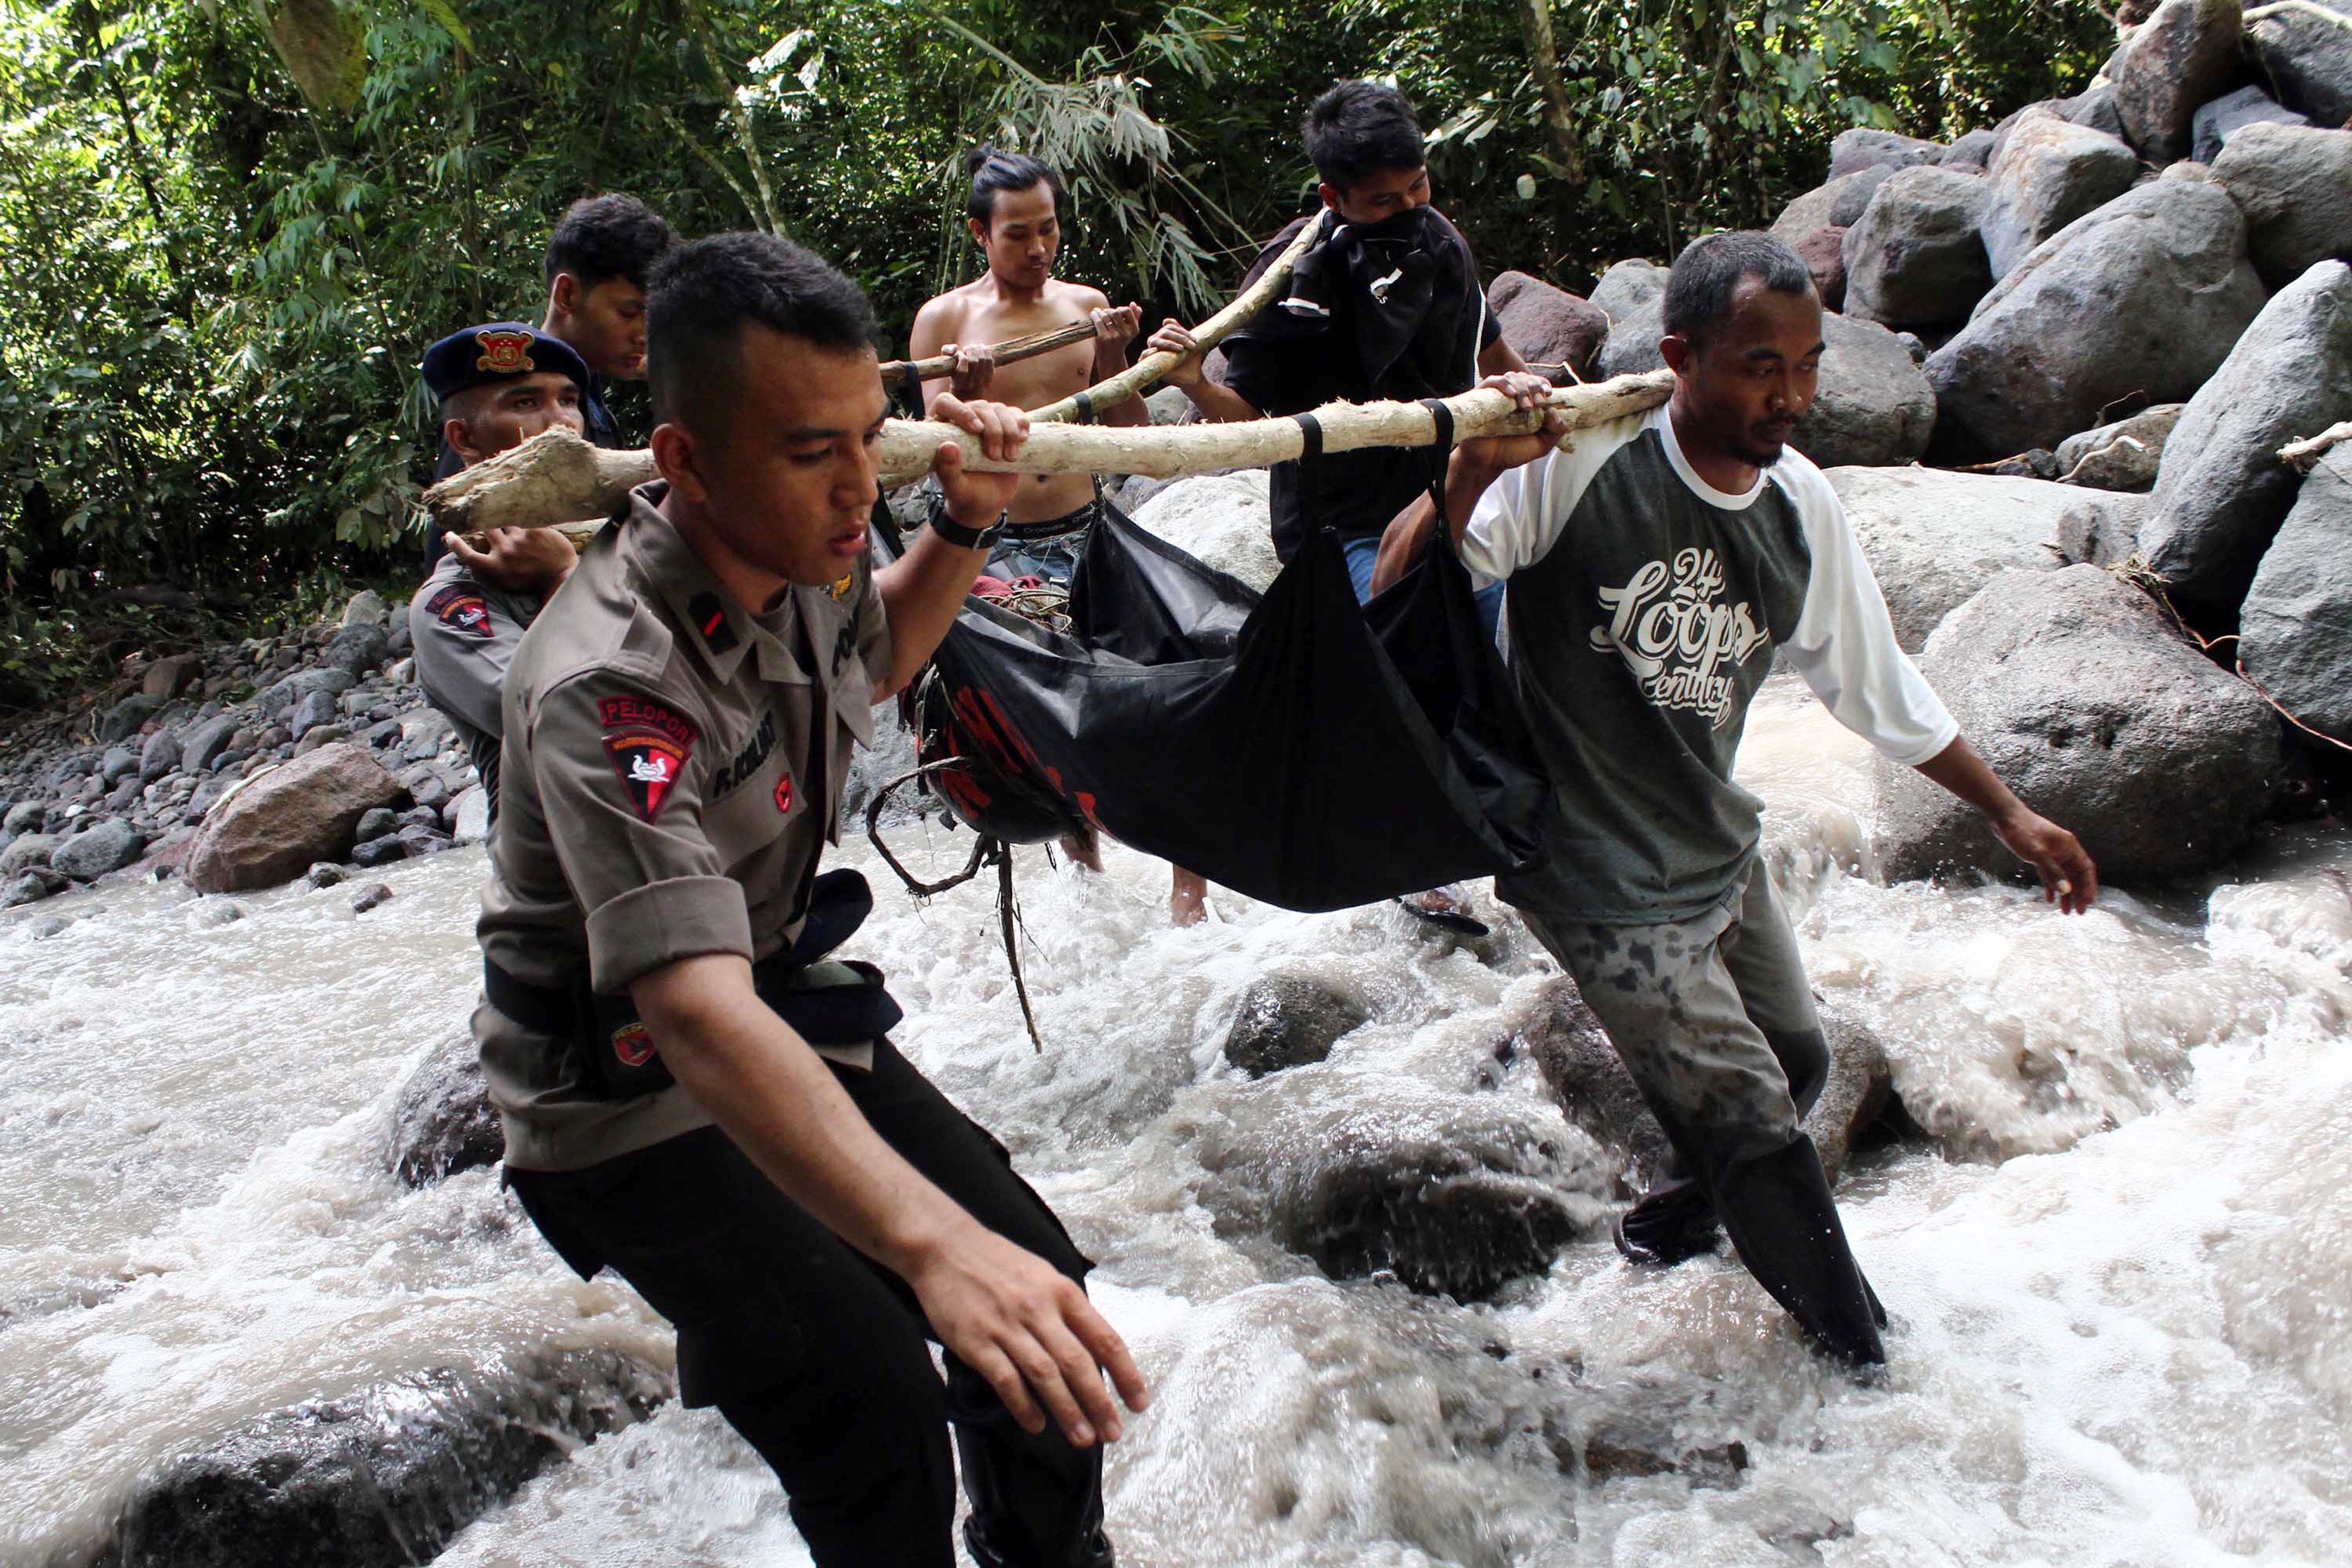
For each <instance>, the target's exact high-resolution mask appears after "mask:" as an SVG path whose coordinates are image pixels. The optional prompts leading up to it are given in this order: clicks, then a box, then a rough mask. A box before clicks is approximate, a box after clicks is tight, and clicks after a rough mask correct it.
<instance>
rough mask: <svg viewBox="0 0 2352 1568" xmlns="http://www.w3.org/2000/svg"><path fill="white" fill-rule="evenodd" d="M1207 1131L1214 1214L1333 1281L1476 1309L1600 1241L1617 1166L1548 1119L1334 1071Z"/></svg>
mask: <svg viewBox="0 0 2352 1568" xmlns="http://www.w3.org/2000/svg"><path fill="white" fill-rule="evenodd" d="M1219 1108H1220V1112H1221V1114H1220V1115H1219V1116H1218V1117H1217V1118H1216V1119H1215V1120H1214V1121H1213V1123H1212V1124H1209V1125H1208V1126H1206V1127H1204V1129H1203V1131H1202V1139H1201V1147H1200V1160H1201V1165H1202V1169H1203V1171H1204V1172H1205V1176H1204V1179H1203V1180H1202V1184H1201V1189H1200V1192H1201V1201H1202V1206H1203V1207H1206V1208H1207V1209H1208V1210H1209V1212H1210V1213H1211V1215H1212V1216H1213V1218H1215V1221H1216V1223H1217V1227H1218V1228H1219V1230H1220V1231H1221V1232H1223V1233H1225V1234H1234V1233H1236V1232H1242V1233H1256V1234H1262V1235H1265V1236H1267V1237H1269V1238H1270V1239H1272V1240H1273V1241H1274V1242H1276V1244H1277V1245H1279V1246H1281V1247H1282V1248H1284V1249H1286V1250H1288V1251H1290V1252H1293V1253H1296V1254H1298V1255H1300V1256H1302V1257H1304V1258H1307V1259H1309V1260H1312V1261H1313V1262H1314V1263H1315V1265H1316V1266H1317V1267H1318V1268H1319V1269H1321V1270H1323V1272H1325V1273H1326V1274H1328V1275H1329V1276H1331V1277H1332V1278H1334V1279H1360V1278H1362V1277H1364V1276H1366V1275H1370V1274H1379V1273H1390V1274H1393V1275H1394V1276H1395V1277H1396V1279H1397V1280H1398V1281H1401V1282H1402V1283H1403V1284H1404V1285H1405V1286H1407V1287H1408V1288H1410V1289H1412V1290H1414V1291H1421V1292H1423V1293H1424V1294H1444V1295H1450V1296H1454V1297H1456V1298H1457V1299H1460V1300H1463V1301H1473V1300H1479V1299H1483V1298H1486V1297H1488V1296H1491V1295H1493V1294H1494V1293H1495V1291H1497V1290H1498V1289H1500V1288H1501V1287H1502V1286H1503V1285H1504V1284H1505V1283H1506V1282H1507V1281H1510V1280H1512V1279H1515V1278H1517V1277H1518V1276H1520V1275H1523V1274H1539V1273H1541V1272H1542V1271H1543V1270H1545V1269H1547V1268H1549V1266H1550V1263H1551V1260H1552V1259H1553V1257H1554V1256H1555V1255H1557V1254H1558V1252H1559V1249H1560V1248H1562V1247H1563V1246H1565V1245H1567V1244H1568V1243H1569V1242H1570V1241H1572V1240H1575V1239H1579V1238H1580V1237H1590V1236H1593V1235H1595V1234H1597V1233H1598V1232H1599V1229H1600V1228H1601V1221H1602V1217H1603V1215H1604V1214H1605V1213H1606V1203H1607V1199H1608V1197H1609V1196H1610V1193H1611V1186H1612V1182H1611V1175H1610V1173H1609V1171H1607V1170H1606V1169H1604V1168H1603V1166H1604V1155H1602V1152H1601V1150H1600V1149H1599V1148H1597V1147H1596V1146H1594V1145H1593V1144H1592V1142H1591V1140H1590V1139H1589V1138H1586V1137H1584V1136H1583V1135H1582V1134H1580V1133H1578V1131H1577V1130H1576V1129H1575V1128H1573V1127H1571V1126H1570V1125H1568V1124H1566V1123H1565V1122H1563V1121H1562V1119H1561V1118H1560V1115H1559V1113H1558V1112H1556V1111H1554V1110H1552V1109H1551V1108H1550V1107H1549V1106H1542V1105H1538V1104H1535V1103H1530V1102H1527V1101H1523V1100H1519V1099H1517V1098H1513V1097H1506V1096H1504V1095H1500V1094H1493V1093H1485V1094H1478V1093H1467V1092H1458V1091H1453V1090H1446V1089H1441V1088H1438V1087H1437V1086H1435V1085H1432V1084H1429V1083H1426V1082H1423V1081H1421V1080H1418V1079H1412V1078H1407V1077H1403V1076H1402V1075H1396V1074H1387V1073H1348V1072H1342V1071H1338V1070H1336V1069H1335V1068H1334V1067H1332V1066H1331V1065H1329V1064H1328V1063H1327V1064H1317V1065H1312V1066H1307V1067H1299V1068H1295V1069H1293V1070H1291V1071H1287V1072H1278V1073H1275V1074H1273V1075H1271V1076H1269V1077H1266V1078H1263V1079H1260V1080H1258V1081H1257V1082H1255V1083H1253V1084H1250V1085H1247V1086H1246V1087H1243V1088H1238V1089H1236V1090H1235V1091H1234V1092H1232V1093H1231V1094H1229V1095H1227V1096H1226V1097H1224V1098H1223V1100H1222V1101H1221V1102H1220V1103H1219Z"/></svg>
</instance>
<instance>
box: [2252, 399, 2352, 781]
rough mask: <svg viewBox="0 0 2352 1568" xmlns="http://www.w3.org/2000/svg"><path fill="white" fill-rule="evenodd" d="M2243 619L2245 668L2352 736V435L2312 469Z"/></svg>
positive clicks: (2315, 719)
mask: <svg viewBox="0 0 2352 1568" xmlns="http://www.w3.org/2000/svg"><path fill="white" fill-rule="evenodd" d="M2238 628H2239V641H2238V656H2239V659H2240V661H2241V663H2242V664H2243V665H2244V667H2245V671H2246V674H2249V675H2251V676H2252V677H2253V678H2254V679H2255V680H2257V681H2260V682H2261V683H2262V685H2263V690H2264V691H2266V692H2268V693H2270V695H2272V696H2273V697H2274V698H2276V699H2277V700H2278V702H2279V703H2280V705H2281V706H2284V707H2285V708H2286V710H2287V711H2288V712H2289V713H2292V714H2294V716H2295V717H2297V718H2299V719H2301V720H2302V721H2303V722H2304V723H2305V724H2307V725H2310V726H2311V727H2313V728H2315V729H2318V730H2322V731H2324V732H2326V734H2328V735H2332V736H2334V737H2336V739H2338V740H2343V741H2352V444H2340V445H2338V446H2336V447H2335V448H2334V449H2333V450H2331V451H2330V452H2329V453H2328V454H2327V455H2326V456H2325V457H2323V458H2321V459H2320V461H2319V465H2318V466H2317V467H2315V468H2314V469H2313V470H2312V471H2311V472H2310V473H2309V474H2308V475H2306V476H2305V477H2304V481H2303V488H2302V490H2301V492H2300V493H2299V494H2298V495H2297V496H2296V497H2295V501H2294V510H2292V511H2290V512H2288V513H2287V515H2286V522H2285V524H2284V526H2283V527H2282V528H2280V529H2279V532H2278V538H2275V539H2273V541H2271V548H2270V549H2269V550H2268V551H2266V552H2265V553H2264V554H2263V562H2262V566H2261V568H2260V570H2257V571H2256V572H2255V573H2254V581H2253V586H2252V588H2251V589H2249V590H2248V591H2247V592H2246V602H2245V605H2244V607H2243V609H2242V611H2241V612H2240V615H2239V620H2238Z"/></svg>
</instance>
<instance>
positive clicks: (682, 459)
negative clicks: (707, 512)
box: [653, 419, 710, 507]
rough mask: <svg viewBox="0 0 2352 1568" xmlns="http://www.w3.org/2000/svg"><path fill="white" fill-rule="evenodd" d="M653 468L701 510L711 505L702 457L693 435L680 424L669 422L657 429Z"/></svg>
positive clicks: (655, 430)
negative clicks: (703, 474)
mask: <svg viewBox="0 0 2352 1568" xmlns="http://www.w3.org/2000/svg"><path fill="white" fill-rule="evenodd" d="M653 451H654V466H655V467H656V468H658V469H660V470H661V476H662V477H663V478H665V479H667V480H668V481H669V484H670V488H671V489H673V490H675V491H677V493H678V494H679V495H681V496H683V497H686V498H687V499H688V500H689V501H691V502H693V503H694V504H695V505H696V506H698V507H703V506H709V504H710V489H709V486H707V485H705V484H704V483H703V482H702V467H701V462H702V454H701V451H700V450H699V449H698V447H697V446H696V445H695V441H694V432H692V431H690V430H688V428H687V427H686V426H685V425H683V424H681V423H678V422H677V420H674V419H673V420H666V421H664V422H663V423H660V424H657V425H655V426H654V438H653Z"/></svg>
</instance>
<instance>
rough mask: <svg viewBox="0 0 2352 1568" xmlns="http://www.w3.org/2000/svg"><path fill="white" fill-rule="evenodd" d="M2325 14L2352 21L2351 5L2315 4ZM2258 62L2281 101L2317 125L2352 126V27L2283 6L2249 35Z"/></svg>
mask: <svg viewBox="0 0 2352 1568" xmlns="http://www.w3.org/2000/svg"><path fill="white" fill-rule="evenodd" d="M2311 3H2312V4H2313V5H2317V6H2319V7H2320V8H2321V9H2323V10H2328V11H2333V12H2335V13H2336V15H2337V16H2352V0H2311ZM2246 32H2247V38H2248V41H2249V43H2250V44H2251V45H2252V50H2253V56H2254V59H2255V62H2256V63H2257V64H2259V65H2260V66H2261V67H2262V68H2263V75H2264V76H2266V77H2268V78H2270V80H2271V85H2272V86H2273V88H2274V89H2277V92H2278V98H2279V101H2280V102H2281V103H2284V104H2285V105H2286V106H2287V107H2288V108H2289V109H2295V110H2302V111H2303V112H2304V113H2305V114H2307V115H2309V116H2311V119H2312V122H2313V123H2314V124H2315V125H2336V126H2340V125H2343V124H2345V123H2346V122H2347V121H2352V27H2345V26H2338V25H2337V24H2336V23H2334V22H2330V21H2329V20H2327V18H2326V17H2325V16H2313V15H2312V14H2311V13H2310V12H2309V11H2307V10H2305V9H2304V8H2302V7H2301V6H2280V7H2278V8H2277V14H2276V15H2274V16H2265V17H2263V19H2262V20H2261V21H2259V22H2256V23H2255V24H2254V25H2253V26H2251V27H2249V28H2248V29H2247V30H2246Z"/></svg>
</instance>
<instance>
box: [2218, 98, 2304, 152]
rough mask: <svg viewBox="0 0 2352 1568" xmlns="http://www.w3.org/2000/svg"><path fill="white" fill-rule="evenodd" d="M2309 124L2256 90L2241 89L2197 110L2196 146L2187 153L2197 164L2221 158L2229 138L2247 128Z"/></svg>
mask: <svg viewBox="0 0 2352 1568" xmlns="http://www.w3.org/2000/svg"><path fill="white" fill-rule="evenodd" d="M2310 123H2311V121H2310V120H2307V119H2305V117H2304V116H2302V115H2300V114H2297V113H2296V112H2295V111H2294V110H2291V109H2289V108H2287V107H2286V106H2285V105H2284V104H2282V103H2280V102H2279V101H2278V100H2277V99H2273V98H2272V97H2271V95H2270V94H2268V93H2266V92H2264V91H2263V89H2260V88H2258V87H2242V88H2240V89H2238V90H2237V91H2235V92H2226V93H2223V94H2222V95H2221V97H2220V98H2217V99H2214V100H2213V101H2212V102H2210V103H2209V104H2207V105H2205V106H2204V107H2203V108H2202V109H2200V110H2198V111H2197V131H2196V144H2195V146H2193V147H2192V148H2191V149H2190V151H2189V158H2190V159H2191V160H2192V161H2194V162H2199V163H2210V162H2213V160H2214V159H2216V158H2219V157H2220V156H2221V149H2223V148H2224V147H2227V146H2228V145H2229V144H2230V140H2231V138H2232V137H2234V136H2235V135H2237V133H2238V132H2239V131H2242V130H2244V129H2245V128H2246V127H2247V126H2249V125H2308V124H2310Z"/></svg>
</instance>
